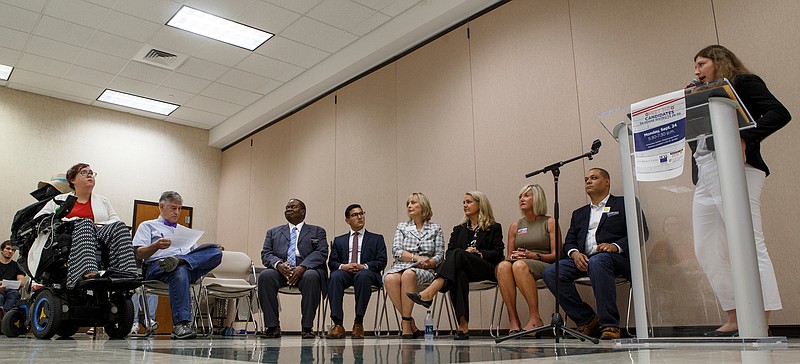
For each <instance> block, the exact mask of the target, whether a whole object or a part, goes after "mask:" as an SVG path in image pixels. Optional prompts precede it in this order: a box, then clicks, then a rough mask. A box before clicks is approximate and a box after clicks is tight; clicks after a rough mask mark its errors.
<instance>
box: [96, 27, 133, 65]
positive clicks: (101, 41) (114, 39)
mask: <svg viewBox="0 0 800 364" xmlns="http://www.w3.org/2000/svg"><path fill="white" fill-rule="evenodd" d="M143 46H144V43H142V42H137V41H135V40H132V39H128V38H123V37H120V36H118V35H113V34H109V33H104V32H95V33H94V34H93V35H92V38H91V39H89V42H88V43H86V48H89V49H92V50H95V51H98V52H103V53H106V54H110V55H112V56H117V57H122V58H125V59H131V58H133V56H135V55H136V53H137V52H139V49H141V48H142V47H143Z"/></svg>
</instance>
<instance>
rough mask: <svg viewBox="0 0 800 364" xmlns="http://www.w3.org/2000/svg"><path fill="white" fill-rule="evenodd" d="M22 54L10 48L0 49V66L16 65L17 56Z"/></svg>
mask: <svg viewBox="0 0 800 364" xmlns="http://www.w3.org/2000/svg"><path fill="white" fill-rule="evenodd" d="M21 54H22V52H20V51H17V50H13V49H11V48H6V47H0V64H4V65H6V66H14V65H16V64H17V60H19V56H20V55H21Z"/></svg>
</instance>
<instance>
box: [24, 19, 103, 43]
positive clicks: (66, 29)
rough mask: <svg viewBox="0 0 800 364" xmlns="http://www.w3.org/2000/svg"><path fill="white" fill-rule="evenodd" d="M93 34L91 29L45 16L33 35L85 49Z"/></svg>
mask: <svg viewBox="0 0 800 364" xmlns="http://www.w3.org/2000/svg"><path fill="white" fill-rule="evenodd" d="M93 32H94V30H93V29H91V28H89V27H85V26H83V25H78V24H74V23H70V22H68V21H64V20H61V19H56V18H53V17H50V16H46V15H45V16H42V18H41V20H39V25H37V26H36V29H35V30H34V31H33V34H36V35H39V36H42V37H45V38H50V39H55V40H58V41H62V42H65V43H69V44H73V45H76V46H80V47H83V46H84V45H85V44H86V41H88V40H89V38H91V37H92V33H93Z"/></svg>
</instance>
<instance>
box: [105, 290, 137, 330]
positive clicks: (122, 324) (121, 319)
mask: <svg viewBox="0 0 800 364" xmlns="http://www.w3.org/2000/svg"><path fill="white" fill-rule="evenodd" d="M111 302H112V303H113V306H112V308H111V310H112V312H111V313H112V316H115V317H116V318H115V319H114V321H111V322H109V323H107V324H106V325H105V329H106V335H108V337H109V338H111V339H122V338H124V337H125V336H128V333H129V332H131V327H133V301H131V299H130V298H124V297H116V298H113V299H112V300H111ZM114 310H116V312H113V311H114Z"/></svg>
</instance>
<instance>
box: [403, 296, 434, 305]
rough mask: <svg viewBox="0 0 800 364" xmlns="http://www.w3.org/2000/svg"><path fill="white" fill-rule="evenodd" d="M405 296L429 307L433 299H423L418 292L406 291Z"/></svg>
mask: <svg viewBox="0 0 800 364" xmlns="http://www.w3.org/2000/svg"><path fill="white" fill-rule="evenodd" d="M406 296H408V298H409V299H410V300H411V301H413V302H414V303H416V304H418V305H420V306H422V307H425V308H431V305H432V304H433V300H430V301H425V300H423V299H422V296H420V295H419V293H411V292H406Z"/></svg>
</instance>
